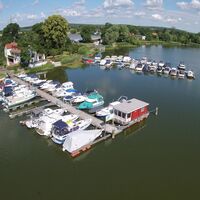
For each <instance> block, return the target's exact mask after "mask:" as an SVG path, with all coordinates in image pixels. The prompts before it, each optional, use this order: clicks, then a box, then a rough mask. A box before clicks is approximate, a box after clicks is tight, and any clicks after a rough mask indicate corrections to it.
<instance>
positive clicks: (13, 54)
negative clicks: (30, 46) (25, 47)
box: [4, 42, 21, 66]
mask: <svg viewBox="0 0 200 200" xmlns="http://www.w3.org/2000/svg"><path fill="white" fill-rule="evenodd" d="M20 53H21V50H20V49H19V48H18V46H17V43H16V42H11V43H8V44H6V45H5V48H4V55H5V57H6V64H7V66H12V65H17V64H19V63H20Z"/></svg>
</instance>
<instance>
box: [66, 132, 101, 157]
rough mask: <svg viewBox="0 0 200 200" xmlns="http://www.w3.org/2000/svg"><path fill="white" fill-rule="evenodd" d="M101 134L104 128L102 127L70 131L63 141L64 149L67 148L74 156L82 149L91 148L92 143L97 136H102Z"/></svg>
mask: <svg viewBox="0 0 200 200" xmlns="http://www.w3.org/2000/svg"><path fill="white" fill-rule="evenodd" d="M101 134H102V130H100V129H94V130H83V131H75V132H73V133H69V134H68V135H67V136H66V139H65V142H64V143H63V151H65V150H67V151H68V152H69V153H71V155H72V156H76V155H78V154H79V153H80V151H81V150H85V149H87V148H89V146H90V145H91V143H92V142H93V141H94V140H95V139H96V138H98V137H99V136H101ZM88 145H89V146H88ZM85 147H86V148H85ZM81 148H82V149H81Z"/></svg>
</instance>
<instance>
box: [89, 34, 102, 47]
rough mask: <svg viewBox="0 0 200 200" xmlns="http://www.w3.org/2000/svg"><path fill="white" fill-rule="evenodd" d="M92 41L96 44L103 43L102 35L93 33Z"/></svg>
mask: <svg viewBox="0 0 200 200" xmlns="http://www.w3.org/2000/svg"><path fill="white" fill-rule="evenodd" d="M91 41H92V42H93V44H94V45H95V46H98V45H99V44H101V43H102V39H101V35H100V34H93V35H91Z"/></svg>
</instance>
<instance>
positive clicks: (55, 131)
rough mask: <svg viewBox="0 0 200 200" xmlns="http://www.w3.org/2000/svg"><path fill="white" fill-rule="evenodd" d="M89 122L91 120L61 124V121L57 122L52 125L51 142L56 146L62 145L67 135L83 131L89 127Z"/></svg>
mask: <svg viewBox="0 0 200 200" xmlns="http://www.w3.org/2000/svg"><path fill="white" fill-rule="evenodd" d="M91 122H92V120H91V119H86V120H80V121H77V122H67V123H65V122H63V121H62V120H58V121H56V122H55V123H54V124H53V128H52V140H53V141H54V142H55V143H56V144H63V143H64V141H65V139H66V137H67V135H68V134H69V133H71V132H74V131H78V130H85V129H86V128H88V127H89V126H90V124H91Z"/></svg>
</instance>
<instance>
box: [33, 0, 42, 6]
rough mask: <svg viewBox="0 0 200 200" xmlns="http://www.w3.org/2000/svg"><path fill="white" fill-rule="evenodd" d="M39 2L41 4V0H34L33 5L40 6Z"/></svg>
mask: <svg viewBox="0 0 200 200" xmlns="http://www.w3.org/2000/svg"><path fill="white" fill-rule="evenodd" d="M39 2H40V1H39V0H34V1H33V3H32V5H37V4H39Z"/></svg>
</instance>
